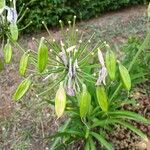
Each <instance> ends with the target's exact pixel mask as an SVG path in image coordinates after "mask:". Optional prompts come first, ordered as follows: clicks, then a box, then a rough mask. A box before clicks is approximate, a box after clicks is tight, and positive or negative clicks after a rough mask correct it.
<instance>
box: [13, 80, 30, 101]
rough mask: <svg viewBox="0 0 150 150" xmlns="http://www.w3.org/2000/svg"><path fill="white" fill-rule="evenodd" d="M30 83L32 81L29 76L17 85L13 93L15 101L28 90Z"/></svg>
mask: <svg viewBox="0 0 150 150" xmlns="http://www.w3.org/2000/svg"><path fill="white" fill-rule="evenodd" d="M31 83H32V81H31V77H28V78H27V79H25V80H23V81H22V82H21V83H20V84H19V86H18V88H17V90H16V92H15V93H14V95H13V99H14V100H15V101H18V100H20V99H21V98H22V97H23V96H24V94H25V93H26V92H27V91H28V89H29V87H30V85H31Z"/></svg>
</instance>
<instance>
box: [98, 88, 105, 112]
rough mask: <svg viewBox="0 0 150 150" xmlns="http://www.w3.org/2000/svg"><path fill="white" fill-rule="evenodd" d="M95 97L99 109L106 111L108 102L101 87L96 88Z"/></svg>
mask: <svg viewBox="0 0 150 150" xmlns="http://www.w3.org/2000/svg"><path fill="white" fill-rule="evenodd" d="M96 95H97V100H98V103H99V106H100V108H101V109H102V110H103V111H104V112H107V111H108V100H107V95H106V92H105V88H104V86H103V85H100V86H97V87H96Z"/></svg>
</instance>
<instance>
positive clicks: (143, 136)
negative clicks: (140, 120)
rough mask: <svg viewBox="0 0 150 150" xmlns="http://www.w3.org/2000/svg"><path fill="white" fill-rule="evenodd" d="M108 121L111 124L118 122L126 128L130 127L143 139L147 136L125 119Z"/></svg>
mask: <svg viewBox="0 0 150 150" xmlns="http://www.w3.org/2000/svg"><path fill="white" fill-rule="evenodd" d="M110 121H111V122H112V123H113V124H120V125H122V126H124V127H126V128H128V129H130V130H131V131H133V132H134V133H136V134H137V135H139V136H140V137H141V138H143V139H144V140H147V136H146V135H145V134H144V133H143V132H142V131H140V130H139V129H137V128H136V127H134V126H133V125H131V124H130V123H127V122H125V121H122V120H118V119H110Z"/></svg>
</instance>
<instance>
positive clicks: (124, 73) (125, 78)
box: [119, 63, 131, 91]
mask: <svg viewBox="0 0 150 150" xmlns="http://www.w3.org/2000/svg"><path fill="white" fill-rule="evenodd" d="M119 72H120V76H121V80H122V83H123V86H124V88H125V89H126V90H128V91H129V90H130V89H131V78H130V75H129V72H128V70H127V69H126V68H125V67H124V66H123V65H122V64H121V63H119Z"/></svg>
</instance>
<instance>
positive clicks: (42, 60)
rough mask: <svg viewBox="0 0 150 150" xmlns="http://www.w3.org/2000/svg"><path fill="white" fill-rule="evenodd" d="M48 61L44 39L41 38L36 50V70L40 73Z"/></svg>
mask: <svg viewBox="0 0 150 150" xmlns="http://www.w3.org/2000/svg"><path fill="white" fill-rule="evenodd" d="M47 61H48V48H47V46H46V45H45V44H44V37H42V38H41V41H40V44H39V48H38V70H39V72H40V73H42V72H43V71H44V70H45V68H46V64H47Z"/></svg>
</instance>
